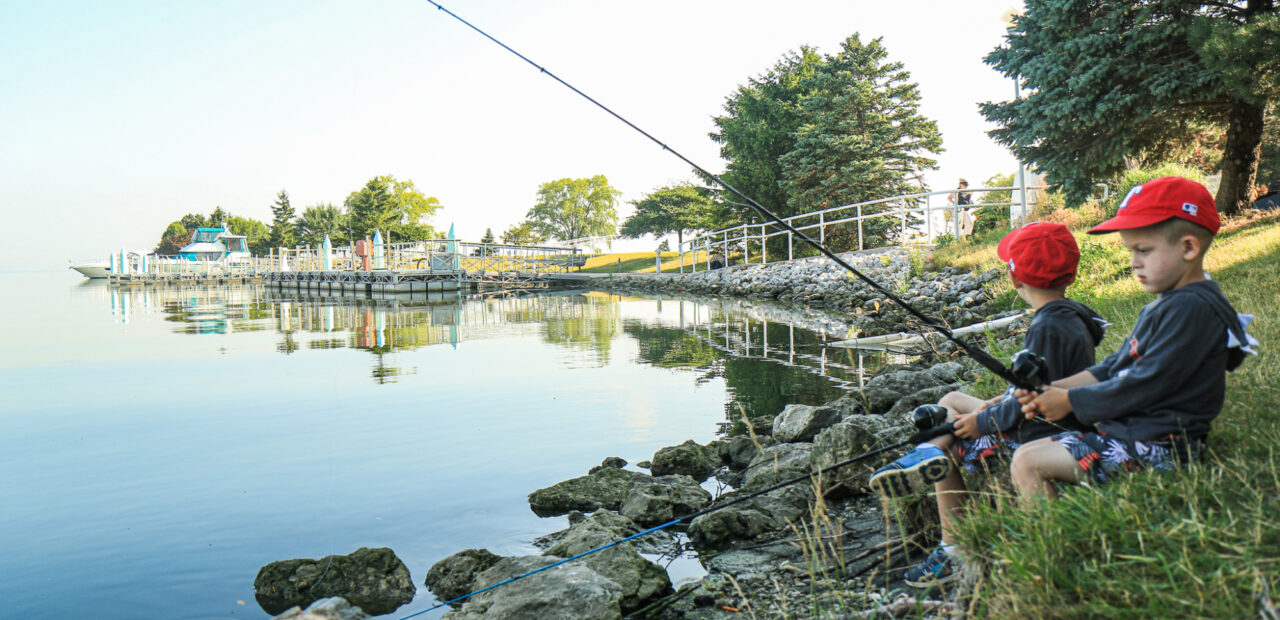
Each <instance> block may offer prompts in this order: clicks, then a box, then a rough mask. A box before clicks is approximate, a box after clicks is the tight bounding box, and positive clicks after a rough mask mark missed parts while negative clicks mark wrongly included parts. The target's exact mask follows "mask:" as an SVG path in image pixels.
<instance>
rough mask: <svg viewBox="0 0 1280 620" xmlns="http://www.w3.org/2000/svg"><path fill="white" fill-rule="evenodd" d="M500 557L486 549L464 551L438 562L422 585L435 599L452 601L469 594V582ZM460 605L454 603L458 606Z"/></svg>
mask: <svg viewBox="0 0 1280 620" xmlns="http://www.w3.org/2000/svg"><path fill="white" fill-rule="evenodd" d="M501 559H502V556H499V555H495V554H493V553H490V552H489V550H487V549H465V550H463V551H459V552H457V553H455V554H453V555H451V556H449V557H447V558H445V559H443V560H440V561H439V562H436V563H435V565H433V566H432V567H431V569H430V570H428V571H427V579H426V581H425V582H423V585H425V586H427V588H428V589H430V590H431V593H432V594H435V595H436V599H438V600H440V601H441V602H443V601H448V600H452V599H455V598H458V597H459V596H462V595H463V594H466V593H468V592H471V590H472V588H471V581H472V579H474V578H475V576H476V574H478V573H480V572H481V571H484V570H486V569H488V568H489V567H490V566H493V565H494V564H497V563H498V560H501ZM460 605H461V603H454V606H460Z"/></svg>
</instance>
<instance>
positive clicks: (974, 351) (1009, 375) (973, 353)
mask: <svg viewBox="0 0 1280 620" xmlns="http://www.w3.org/2000/svg"><path fill="white" fill-rule="evenodd" d="M427 2H429V3H430V4H431V5H432V6H434V7H436V8H437V9H439V10H441V11H444V12H445V13H447V14H448V15H449V16H450V17H452V18H454V19H456V20H458V21H459V22H462V23H463V24H464V25H466V26H467V27H468V28H470V29H472V30H474V31H476V32H478V33H480V35H481V36H483V37H484V38H486V39H489V40H490V41H493V42H494V43H495V44H497V45H498V46H499V47H501V48H502V49H504V50H507V51H508V52H511V53H512V54H514V55H515V56H516V57H517V58H519V59H520V60H523V61H525V62H526V63H528V64H529V65H531V66H533V68H535V69H537V70H538V71H539V72H541V73H543V74H545V75H546V76H547V77H550V78H551V79H553V80H555V81H557V82H559V83H560V84H561V85H562V86H564V87H565V88H568V89H569V90H571V91H573V92H574V93H577V94H578V95H579V96H580V97H582V98H583V99H586V100H587V101H590V102H591V103H593V104H595V105H596V107H598V108H600V109H601V110H604V111H605V112H607V113H608V114H609V115H610V116H612V117H614V118H616V119H618V120H619V121H622V122H623V123H624V124H626V125H627V126H628V127H630V128H632V129H634V130H636V131H637V132H638V133H639V134H640V135H642V136H644V137H646V138H648V139H649V140H650V141H652V142H653V143H655V144H657V145H658V146H660V147H662V149H663V150H664V151H668V152H670V153H671V154H672V155H675V156H676V157H677V158H679V159H680V161H683V162H684V163H686V164H689V165H690V166H692V167H693V168H694V169H695V170H697V171H698V172H700V173H702V174H703V175H705V176H706V177H707V178H710V179H712V180H714V181H715V182H716V183H718V184H720V186H721V187H724V188H725V189H727V190H729V191H730V192H733V193H734V194H736V195H737V196H738V197H739V198H742V199H743V200H745V201H747V203H748V205H749V206H750V207H751V208H752V209H755V210H756V211H757V212H758V213H760V214H761V215H764V216H765V217H767V218H768V219H770V220H772V221H773V222H774V223H775V224H777V225H779V226H781V227H782V228H783V229H785V230H786V231H787V232H789V233H791V234H793V235H796V236H798V237H800V240H801V241H804V242H805V243H807V244H809V245H810V246H813V248H814V249H816V250H818V251H819V252H821V253H822V255H823V256H826V257H827V258H829V259H831V260H832V261H834V262H835V263H836V264H837V265H840V266H841V267H844V268H845V269H846V270H848V271H849V272H850V273H852V274H853V275H855V276H857V277H858V279H860V280H862V281H863V282H866V283H867V285H868V286H870V287H871V288H873V289H875V290H876V291H879V292H880V294H881V295H884V296H885V297H886V298H888V299H890V300H892V301H893V302H894V303H896V304H898V305H899V306H902V308H903V309H904V310H906V311H907V313H909V314H911V315H912V316H914V317H916V318H918V319H920V320H921V321H923V322H924V324H925V325H927V326H928V327H929V328H931V329H933V330H934V331H936V332H938V333H940V334H942V335H943V336H945V337H946V338H947V339H948V340H950V341H951V342H954V343H955V344H956V346H958V347H960V348H961V349H962V350H964V352H965V353H966V354H967V355H968V356H969V357H970V358H972V359H973V360H974V361H975V362H978V363H979V364H981V365H982V366H983V367H984V368H986V369H987V370H990V371H991V372H993V373H995V374H996V375H997V376H999V377H1000V378H1002V379H1005V380H1006V381H1008V382H1009V383H1010V384H1012V385H1015V386H1017V387H1020V388H1024V389H1027V390H1034V389H1036V388H1037V387H1038V386H1035V385H1031V383H1030V382H1029V381H1027V380H1025V379H1021V378H1019V377H1018V376H1016V375H1015V374H1014V373H1013V372H1011V371H1010V370H1009V369H1008V368H1007V367H1005V365H1004V364H1002V363H1000V360H997V359H996V358H995V357H993V356H992V355H991V354H989V353H987V352H986V351H984V350H982V349H979V348H977V347H974V346H972V345H970V344H969V343H967V342H965V341H963V340H961V339H960V338H957V337H956V335H955V334H953V333H951V330H950V329H948V328H947V327H946V325H943V324H942V323H941V322H939V321H937V320H935V319H934V318H932V317H929V316H927V315H925V314H924V313H922V312H920V311H919V310H917V309H916V308H915V307H913V306H912V305H911V304H909V303H907V302H906V301H905V300H903V299H902V298H900V297H898V296H897V295H895V294H893V293H892V292H891V291H889V290H888V289H886V288H884V287H883V286H880V284H879V283H877V282H876V281H875V280H872V279H871V278H869V277H867V276H866V275H865V274H863V273H862V272H861V271H858V270H857V269H855V268H854V267H853V265H850V264H849V263H847V262H845V261H844V259H842V258H840V257H839V256H837V255H836V254H835V253H834V252H832V251H831V250H828V249H827V248H826V247H824V246H823V245H822V244H820V243H818V242H817V241H814V240H813V239H812V238H811V237H809V235H806V234H804V233H803V232H800V230H798V229H796V228H795V227H793V226H792V225H791V224H788V223H787V222H786V221H785V220H783V219H782V218H781V217H779V216H778V215H776V214H775V213H774V212H773V211H770V210H769V209H768V208H766V207H765V206H764V205H762V204H760V203H759V202H756V200H755V199H754V198H752V197H750V196H748V195H746V194H744V193H742V192H741V191H739V190H738V189H737V188H736V187H734V186H732V185H730V184H728V183H726V182H725V181H724V179H721V178H720V177H719V176H716V175H714V174H712V173H711V172H710V171H708V170H707V169H706V168H703V167H702V166H699V165H698V164H696V163H694V162H693V161H691V160H690V159H689V158H687V157H685V156H684V155H682V154H681V153H680V152H679V151H676V150H675V149H673V148H671V147H670V146H667V145H666V143H664V142H662V141H661V140H659V139H657V138H655V137H654V136H653V135H651V134H650V133H649V132H647V131H645V130H643V129H641V128H640V127H638V126H637V125H636V124H635V123H632V122H631V121H629V120H627V119H626V118H624V117H623V116H622V115H620V114H618V113H617V112H614V111H613V110H611V109H609V107H607V106H605V105H604V104H603V103H600V102H599V101H596V100H595V99H594V98H592V97H591V96H590V95H587V94H586V93H584V92H582V91H581V90H578V89H577V88H576V87H575V86H573V85H572V84H570V83H568V82H566V81H564V80H562V79H560V77H559V76H557V75H556V74H554V73H552V72H550V71H548V70H547V69H546V67H543V66H542V65H539V64H538V63H536V62H534V61H532V60H530V59H529V58H528V57H526V56H525V55H524V54H521V53H520V52H517V51H516V50H514V49H512V48H511V47H510V46H508V45H507V44H506V43H503V42H502V41H499V40H498V39H495V38H494V37H493V36H492V35H490V34H489V33H487V32H485V31H483V30H481V29H480V28H478V27H476V26H475V25H474V24H472V23H471V22H469V21H467V20H465V19H463V18H461V17H459V16H458V15H457V14H456V13H454V12H453V11H450V10H449V9H446V8H444V7H443V6H441V5H440V3H438V2H435V0H427Z"/></svg>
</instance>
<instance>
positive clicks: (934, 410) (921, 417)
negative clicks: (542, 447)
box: [400, 405, 955, 620]
mask: <svg viewBox="0 0 1280 620" xmlns="http://www.w3.org/2000/svg"><path fill="white" fill-rule="evenodd" d="M946 419H947V410H946V409H945V408H943V407H941V406H939V405H921V406H919V407H916V409H915V411H913V412H912V419H911V422H912V424H913V425H914V426H915V427H916V432H915V433H913V434H912V435H911V436H910V437H908V438H906V439H904V440H902V441H899V442H898V443H895V444H892V445H888V446H884V447H882V448H876V449H874V450H871V451H868V452H864V453H862V454H859V455H857V456H854V457H850V458H847V459H845V460H843V461H840V462H839V463H836V464H835V465H830V466H828V467H824V468H823V469H820V470H818V471H816V472H812V473H808V474H805V475H803V476H797V477H795V478H792V479H790V480H784V481H782V482H779V483H777V484H774V485H773V486H770V487H766V488H764V489H760V490H759V491H753V492H751V493H749V494H747V495H742V496H739V497H735V498H733V499H731V500H729V501H727V502H725V503H723V504H717V505H714V506H708V507H706V508H703V509H702V510H699V511H696V512H692V513H689V514H687V515H685V516H683V517H678V518H676V519H672V520H670V521H668V522H666V523H663V524H662V525H655V526H654V527H651V528H649V529H647V530H644V531H641V532H637V533H635V534H632V535H630V536H626V537H624V538H619V539H617V540H612V541H609V542H607V543H605V544H603V545H600V546H598V547H594V548H592V549H588V550H586V551H583V552H582V553H579V554H577V555H575V556H572V557H567V558H564V559H562V560H558V561H556V562H553V563H551V564H548V565H546V566H542V567H539V568H535V569H533V570H531V571H529V572H526V573H521V574H519V575H516V576H514V577H508V578H507V579H504V580H502V581H499V582H497V583H495V584H493V585H490V586H486V587H484V588H480V589H479V590H474V591H472V592H468V593H466V594H463V595H462V596H458V597H455V598H452V599H449V600H447V601H443V602H440V603H436V604H435V606H433V607H429V608H427V609H424V610H422V611H419V612H415V613H412V614H409V615H407V616H404V617H403V618H401V619H400V620H409V618H413V617H415V616H420V615H422V614H425V613H427V612H430V611H435V610H437V609H440V608H441V607H444V606H446V605H452V604H453V603H457V602H459V601H463V600H466V599H468V598H471V597H473V596H475V595H477V594H480V593H481V592H487V591H489V590H493V589H495V588H499V587H501V586H504V585H507V584H509V583H511V582H513V581H518V580H520V579H524V578H525V577H530V576H532V575H536V574H538V573H541V572H543V571H546V570H550V569H552V568H555V567H557V566H560V565H562V564H568V563H569V562H572V561H574V560H577V559H579V558H583V557H586V556H588V555H591V554H593V553H597V552H600V551H604V550H605V549H608V548H610V547H615V546H617V545H620V544H622V543H625V542H628V541H631V540H635V539H637V538H640V537H642V536H645V535H648V534H652V533H654V532H657V531H659V530H664V529H666V528H669V527H671V526H674V525H679V524H681V523H692V522H693V520H694V519H696V518H698V517H701V516H702V515H705V514H709V513H712V512H716V511H717V510H723V509H725V508H728V507H730V506H733V505H734V504H739V503H742V502H745V501H747V500H749V499H755V498H757V497H759V496H761V495H764V494H766V493H772V492H774V491H777V490H778V489H781V488H783V487H787V486H791V485H793V484H796V483H797V482H803V481H805V480H810V479H812V478H814V477H820V476H822V475H823V474H826V473H829V472H832V471H835V470H837V469H840V468H841V467H845V466H848V465H852V464H854V463H857V462H858V461H862V460H865V459H869V458H871V457H873V456H879V455H881V454H884V453H885V452H889V451H892V450H896V449H898V448H901V447H903V446H907V445H913V444H919V443H923V442H926V441H928V440H930V439H933V438H934V437H940V436H942V435H949V434H951V433H952V432H953V431H955V425H954V424H953V423H951V422H947V421H946Z"/></svg>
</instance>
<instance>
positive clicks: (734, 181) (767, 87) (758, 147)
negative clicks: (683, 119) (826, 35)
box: [711, 47, 822, 222]
mask: <svg viewBox="0 0 1280 620" xmlns="http://www.w3.org/2000/svg"><path fill="white" fill-rule="evenodd" d="M821 64H822V59H821V57H819V55H818V53H817V52H815V51H814V50H813V48H810V47H801V48H800V50H799V51H797V52H788V53H787V54H786V55H784V56H783V57H782V58H781V59H780V60H779V61H778V62H777V63H776V64H775V65H774V66H773V68H772V69H770V70H769V71H767V72H765V73H764V74H762V75H760V76H759V77H754V78H751V79H749V80H748V81H747V84H746V85H745V86H739V87H738V90H737V91H735V92H734V93H733V94H732V95H730V96H729V98H728V99H727V100H726V101H725V104H724V111H725V115H724V116H717V117H715V118H714V119H713V121H714V122H715V124H716V129H717V130H716V131H715V132H713V133H711V139H712V140H714V141H715V142H717V143H719V144H720V157H721V158H723V159H724V160H725V161H726V162H728V164H727V165H726V166H725V171H724V174H722V175H721V178H722V179H724V181H725V182H726V183H728V184H730V185H732V186H733V187H735V188H737V189H738V190H739V191H741V192H743V193H745V194H746V195H748V196H751V197H752V198H754V199H755V200H756V201H757V202H759V203H760V204H762V205H764V206H765V207H766V208H768V209H769V210H770V211H773V212H774V213H778V214H780V215H786V214H789V212H788V211H787V210H786V208H787V203H788V200H787V190H786V188H785V187H784V186H783V177H784V174H783V169H782V164H781V161H782V157H783V156H784V155H786V154H787V153H789V152H791V149H792V148H794V146H795V139H794V134H795V133H796V132H797V131H799V129H800V127H801V126H802V125H803V124H804V122H805V118H804V117H803V116H802V115H801V113H800V111H799V104H800V99H801V98H802V97H803V95H804V86H803V83H805V82H806V80H807V79H808V78H809V77H811V76H812V75H813V74H814V73H815V72H816V71H818V69H819V67H820V65H821ZM738 202H740V201H738V200H736V199H735V200H733V202H727V203H726V204H725V209H727V210H728V212H729V213H730V214H731V215H732V216H733V219H734V220H736V221H737V222H757V221H760V219H761V218H762V216H760V215H759V214H757V213H756V212H755V211H754V210H752V209H751V207H749V206H746V205H741V204H735V203H738Z"/></svg>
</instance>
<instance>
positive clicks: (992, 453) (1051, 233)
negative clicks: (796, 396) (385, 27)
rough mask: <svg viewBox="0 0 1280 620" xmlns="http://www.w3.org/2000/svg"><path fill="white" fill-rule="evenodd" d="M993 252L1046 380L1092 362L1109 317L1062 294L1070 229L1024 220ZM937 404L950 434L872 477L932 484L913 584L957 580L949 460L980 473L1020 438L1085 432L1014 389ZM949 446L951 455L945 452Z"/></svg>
mask: <svg viewBox="0 0 1280 620" xmlns="http://www.w3.org/2000/svg"><path fill="white" fill-rule="evenodd" d="M996 253H997V254H998V255H999V257H1000V260H1002V261H1004V262H1005V263H1006V264H1007V265H1008V268H1009V279H1010V280H1011V281H1012V282H1013V286H1014V288H1015V289H1016V290H1017V291H1018V295H1019V296H1020V297H1022V299H1023V300H1025V301H1026V302H1027V303H1028V304H1030V305H1031V307H1032V308H1034V309H1035V311H1036V315H1035V318H1034V319H1032V321H1031V326H1030V327H1029V328H1028V329H1027V335H1026V339H1025V340H1024V347H1025V348H1026V349H1027V350H1029V351H1033V352H1035V353H1037V354H1039V355H1040V356H1042V357H1043V358H1044V359H1045V361H1046V363H1047V366H1048V368H1047V370H1048V378H1049V379H1056V378H1061V377H1066V376H1069V375H1072V374H1075V373H1076V372H1078V371H1080V370H1082V369H1084V368H1087V367H1089V366H1090V365H1092V364H1093V363H1094V354H1093V350H1094V347H1096V346H1097V345H1098V343H1099V342H1101V341H1102V336H1103V333H1104V327H1105V326H1106V322H1105V321H1103V320H1102V318H1101V317H1099V316H1098V314H1097V313H1096V312H1094V311H1093V310H1092V309H1090V308H1089V307H1088V306H1086V305H1084V304H1082V303H1080V302H1078V301H1074V300H1071V299H1067V297H1066V288H1067V285H1069V284H1071V283H1072V282H1073V281H1075V278H1076V267H1077V265H1078V264H1079V262H1080V249H1079V248H1078V247H1077V246H1076V239H1075V237H1074V236H1072V235H1071V231H1069V230H1067V227H1065V226H1063V225H1061V224H1051V223H1044V222H1038V223H1034V224H1028V225H1026V226H1024V227H1022V228H1020V229H1018V230H1015V231H1013V232H1010V233H1009V234H1008V235H1005V237H1004V239H1002V240H1001V241H1000V245H999V246H998V247H997V248H996ZM928 406H933V405H928ZM938 406H941V407H945V408H946V410H947V417H948V419H949V420H953V421H954V422H955V425H956V431H955V435H946V436H943V437H937V438H934V439H932V440H930V441H929V442H928V443H923V444H920V445H919V446H917V447H916V449H915V450H912V451H911V452H909V453H907V454H906V455H905V456H903V457H902V458H900V459H898V460H897V461H894V462H893V463H890V464H888V465H885V466H884V467H881V468H880V469H879V470H877V471H876V473H875V474H873V475H872V476H871V480H870V481H869V485H870V486H871V488H872V489H874V490H876V491H877V492H879V493H880V494H882V495H885V496H895V495H902V494H905V493H910V492H912V491H914V490H916V489H919V488H922V487H925V486H927V485H928V484H929V483H933V484H934V488H935V489H936V491H937V499H938V514H939V516H940V517H941V520H942V541H941V542H940V543H939V545H938V547H937V548H936V549H935V550H934V551H933V552H932V553H931V554H929V557H928V558H925V560H924V562H922V563H921V564H920V565H919V566H916V567H914V568H912V569H910V570H908V571H907V574H906V581H907V583H908V584H910V585H913V586H916V587H927V586H931V585H937V584H942V583H947V582H949V581H952V580H954V579H956V578H958V577H959V573H958V571H957V570H956V569H957V567H958V559H957V557H956V553H955V551H954V549H953V547H952V545H951V536H952V530H951V526H952V522H953V520H954V518H955V516H956V515H957V514H958V513H959V511H960V509H961V507H962V501H963V498H964V494H965V491H966V488H965V484H964V478H962V477H961V475H960V472H959V471H957V470H956V468H954V467H953V466H952V462H953V461H952V459H953V457H954V459H955V460H956V461H958V462H959V464H960V465H962V466H963V467H964V468H965V469H967V470H969V471H970V472H974V473H977V472H978V471H980V470H981V469H983V468H984V467H985V466H986V462H987V461H986V459H988V458H991V457H1001V458H1004V459H1007V458H1008V457H1009V456H1010V455H1011V454H1013V452H1014V450H1016V449H1017V448H1018V446H1020V445H1022V444H1023V443H1024V442H1028V441H1032V440H1034V439H1038V438H1041V437H1046V436H1049V435H1052V434H1055V433H1057V432H1060V431H1061V430H1062V429H1064V428H1066V429H1078V430H1086V429H1088V427H1086V426H1084V425H1083V424H1080V423H1079V422H1077V421H1076V420H1075V419H1074V418H1072V417H1070V416H1068V417H1067V419H1065V420H1063V421H1061V422H1059V423H1057V424H1049V423H1047V422H1045V421H1044V420H1027V419H1026V418H1025V417H1024V416H1023V415H1022V404H1021V403H1020V402H1018V400H1017V398H1015V397H1014V396H1013V393H1012V389H1011V390H1010V391H1009V392H1006V393H1004V394H1001V395H999V396H996V397H995V398H992V399H990V400H981V399H979V398H977V397H975V396H971V395H969V394H965V393H964V392H952V393H950V394H947V395H946V396H944V397H943V398H942V400H940V401H939V402H938ZM957 438H959V440H957ZM948 449H949V450H951V453H952V455H953V456H949V455H948V454H947V453H946V452H944V450H948Z"/></svg>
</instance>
